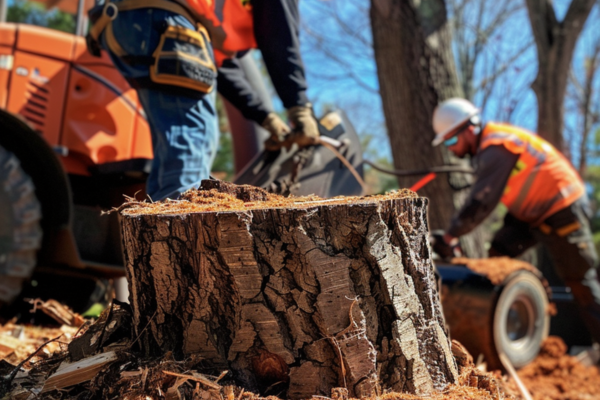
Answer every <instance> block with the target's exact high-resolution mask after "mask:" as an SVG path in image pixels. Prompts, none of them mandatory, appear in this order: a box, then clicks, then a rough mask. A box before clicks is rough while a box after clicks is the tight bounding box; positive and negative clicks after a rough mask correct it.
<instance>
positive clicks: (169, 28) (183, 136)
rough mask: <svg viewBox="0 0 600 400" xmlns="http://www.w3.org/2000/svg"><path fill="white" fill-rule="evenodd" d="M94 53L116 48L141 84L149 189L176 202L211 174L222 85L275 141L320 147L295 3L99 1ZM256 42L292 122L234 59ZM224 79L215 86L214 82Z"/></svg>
mask: <svg viewBox="0 0 600 400" xmlns="http://www.w3.org/2000/svg"><path fill="white" fill-rule="evenodd" d="M89 16H90V21H91V23H92V26H91V29H90V31H89V34H88V36H87V43H88V49H89V50H90V52H91V53H92V54H95V55H99V54H100V50H102V49H103V50H105V51H107V52H108V53H109V55H110V57H111V59H112V61H113V63H114V64H115V66H116V67H117V69H118V70H119V72H120V73H121V74H122V75H123V76H124V77H125V78H126V79H127V80H128V82H129V83H130V85H131V86H132V87H133V88H135V89H136V91H137V93H138V97H139V99H140V103H141V104H142V107H143V108H144V111H145V114H146V116H147V120H148V124H149V126H150V131H151V134H152V144H153V151H154V160H153V164H152V168H151V172H150V175H149V177H148V181H147V185H146V191H147V193H148V194H149V195H150V197H151V198H152V199H153V200H162V199H165V198H176V197H178V195H179V194H181V193H182V192H184V191H185V190H187V189H190V188H193V187H196V186H197V185H198V184H199V183H200V181H201V180H202V179H207V178H208V177H209V174H210V169H211V166H212V161H213V159H214V156H215V154H216V150H217V144H218V127H217V125H218V124H217V122H218V121H217V120H218V116H217V112H216V105H215V103H216V98H215V87H216V86H218V89H219V93H220V94H221V95H223V96H224V97H225V98H226V99H227V100H229V101H230V102H231V103H232V104H233V105H234V106H236V107H237V108H238V109H240V111H241V112H242V114H243V115H244V116H245V117H247V118H249V119H251V120H253V121H255V122H257V123H258V124H260V125H262V126H263V127H264V128H265V129H267V131H269V132H270V133H271V137H270V139H269V141H268V143H269V146H270V147H271V148H272V147H277V146H278V145H282V144H284V143H285V144H286V145H289V144H290V143H297V144H298V145H299V146H300V147H303V146H308V145H311V144H314V143H315V141H316V139H317V137H318V135H319V133H318V126H317V122H316V119H315V118H314V115H313V112H312V107H311V104H310V102H309V101H308V98H307V96H306V90H307V86H306V80H305V74H304V65H303V63H302V59H301V57H300V46H299V39H298V30H299V11H298V1H297V0H251V1H250V0H112V1H108V0H97V1H96V6H95V7H94V8H92V10H90V12H89ZM252 48H258V49H259V50H260V51H261V53H262V57H263V60H264V64H265V66H266V68H267V70H268V72H269V75H270V77H271V80H272V82H273V86H274V87H275V90H276V91H277V94H278V95H279V97H280V99H281V101H282V103H283V105H284V107H285V108H286V109H287V117H288V120H289V123H290V125H291V128H290V127H289V126H288V125H287V124H286V123H285V122H284V121H282V120H281V119H280V118H279V117H278V116H277V114H276V113H274V112H273V110H270V109H268V108H267V107H266V106H265V104H264V103H263V102H262V101H261V100H260V97H259V96H258V94H256V92H255V91H254V89H252V87H251V85H250V83H249V82H247V81H246V80H245V79H238V78H240V76H241V75H242V74H243V73H242V72H241V69H240V68H239V66H238V65H237V64H236V62H235V58H236V57H238V56H242V55H243V54H245V53H246V52H247V51H248V50H250V49H252ZM217 82H218V85H217Z"/></svg>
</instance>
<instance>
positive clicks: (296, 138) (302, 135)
mask: <svg viewBox="0 0 600 400" xmlns="http://www.w3.org/2000/svg"><path fill="white" fill-rule="evenodd" d="M287 115H288V119H289V121H290V125H291V126H292V133H291V134H290V135H289V136H288V137H286V140H285V142H286V143H290V145H291V143H298V146H299V147H301V148H302V147H306V146H311V145H313V144H316V142H317V139H318V138H319V127H318V125H317V120H316V119H315V117H314V115H313V113H312V108H311V105H310V104H307V105H305V106H295V107H292V108H289V109H288V110H287Z"/></svg>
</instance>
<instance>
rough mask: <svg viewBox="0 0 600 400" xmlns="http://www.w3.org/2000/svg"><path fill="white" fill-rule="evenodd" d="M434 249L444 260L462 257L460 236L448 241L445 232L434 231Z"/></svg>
mask: <svg viewBox="0 0 600 400" xmlns="http://www.w3.org/2000/svg"><path fill="white" fill-rule="evenodd" d="M431 238H432V241H433V246H432V247H433V251H434V252H435V253H436V254H437V255H438V256H440V258H441V259H443V260H449V259H451V258H454V257H461V256H462V250H461V248H460V243H459V241H458V238H453V239H452V240H451V241H447V240H446V238H445V235H444V233H443V232H432V233H431Z"/></svg>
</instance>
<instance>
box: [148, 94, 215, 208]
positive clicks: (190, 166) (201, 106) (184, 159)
mask: <svg viewBox="0 0 600 400" xmlns="http://www.w3.org/2000/svg"><path fill="white" fill-rule="evenodd" d="M138 96H139V98H140V102H141V103H142V105H143V107H144V110H145V112H146V115H147V118H148V123H149V124H150V126H151V132H152V145H153V149H154V161H153V163H152V171H151V172H150V176H149V177H148V183H147V189H146V191H147V192H148V195H149V196H150V197H151V198H152V200H154V201H158V200H163V199H166V198H171V199H176V198H177V197H178V196H179V195H180V194H181V193H183V192H184V191H186V190H188V189H191V188H193V187H197V186H198V185H199V184H200V181H201V180H202V179H207V178H208V177H209V175H210V168H211V166H212V163H213V161H214V158H215V155H216V152H217V145H218V137H219V129H218V125H217V111H216V108H215V94H214V92H213V93H211V94H209V95H205V96H203V97H202V98H201V99H200V100H198V99H195V98H189V97H185V96H178V95H172V94H169V93H165V92H162V91H158V90H154V89H139V90H138Z"/></svg>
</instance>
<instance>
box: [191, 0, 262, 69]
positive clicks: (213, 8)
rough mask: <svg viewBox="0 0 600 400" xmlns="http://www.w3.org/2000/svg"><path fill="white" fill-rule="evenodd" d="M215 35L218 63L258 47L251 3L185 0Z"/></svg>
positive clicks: (222, 0) (212, 37) (239, 0)
mask: <svg viewBox="0 0 600 400" xmlns="http://www.w3.org/2000/svg"><path fill="white" fill-rule="evenodd" d="M185 2H186V3H187V6H188V8H189V9H190V10H192V11H194V12H195V14H196V15H197V16H199V19H200V23H202V25H204V27H205V28H206V29H207V30H208V32H209V33H210V36H211V40H212V45H213V50H214V53H215V63H216V64H217V65H218V66H220V65H221V64H222V62H223V60H225V59H227V58H231V57H233V56H234V55H235V53H237V52H238V51H244V50H249V49H253V48H255V47H256V39H255V38H254V24H253V20H252V7H251V6H250V1H249V0H185Z"/></svg>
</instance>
